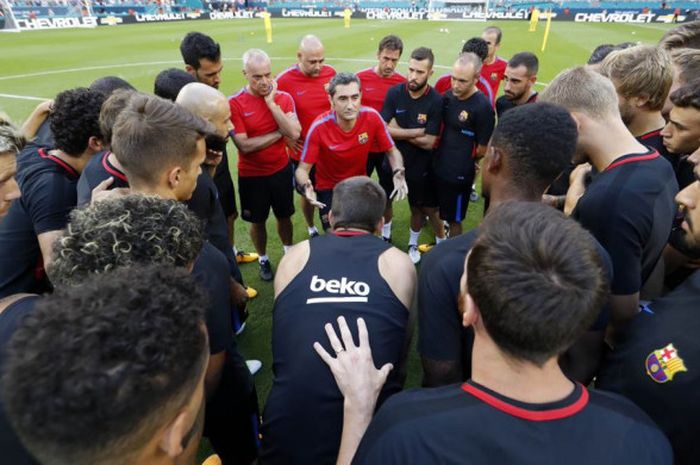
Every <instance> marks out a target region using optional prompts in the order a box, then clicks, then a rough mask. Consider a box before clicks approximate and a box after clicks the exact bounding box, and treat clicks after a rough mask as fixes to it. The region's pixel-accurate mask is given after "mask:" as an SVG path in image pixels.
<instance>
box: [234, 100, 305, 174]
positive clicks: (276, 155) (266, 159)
mask: <svg viewBox="0 0 700 465" xmlns="http://www.w3.org/2000/svg"><path fill="white" fill-rule="evenodd" d="M228 103H229V106H230V107H231V122H232V123H233V126H234V132H235V134H245V135H247V136H248V137H251V138H252V137H258V136H264V135H265V134H269V133H271V132H273V131H276V130H277V129H278V127H279V126H278V125H277V122H276V121H275V118H273V117H272V113H271V112H270V109H269V108H267V104H266V103H265V99H264V98H263V97H256V96H255V95H253V94H251V93H250V91H249V90H248V89H247V88H246V87H244V88H243V89H241V90H240V91H239V92H238V93H237V94H235V95H233V96H232V97H230V98H229V100H228ZM275 103H276V104H277V105H279V106H280V108H281V109H282V111H283V112H285V113H292V112H295V109H294V100H292V97H291V96H290V95H289V94H288V93H286V92H281V91H279V90H278V91H277V93H276V94H275ZM287 163H289V157H288V155H287V145H286V144H285V143H284V138H280V139H279V140H278V141H277V142H275V143H274V144H272V145H269V146H268V147H265V148H264V149H262V150H258V151H257V152H251V153H243V152H241V151H240V150H239V151H238V175H239V176H242V177H248V176H270V175H272V174H275V173H276V172H278V171H280V170H281V169H283V168H284V167H285V166H287Z"/></svg>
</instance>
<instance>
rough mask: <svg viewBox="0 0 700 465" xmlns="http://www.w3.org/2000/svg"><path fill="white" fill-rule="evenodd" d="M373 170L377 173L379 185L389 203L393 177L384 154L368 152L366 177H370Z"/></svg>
mask: <svg viewBox="0 0 700 465" xmlns="http://www.w3.org/2000/svg"><path fill="white" fill-rule="evenodd" d="M374 170H376V171H377V178H378V179H379V185H380V186H382V189H384V192H385V193H386V198H387V201H391V200H390V199H389V196H390V195H391V193H392V192H393V190H394V176H393V175H392V174H391V167H390V166H389V162H388V160H387V159H386V154H385V153H384V152H370V153H369V156H368V157H367V176H369V177H370V178H371V177H372V173H373V172H374Z"/></svg>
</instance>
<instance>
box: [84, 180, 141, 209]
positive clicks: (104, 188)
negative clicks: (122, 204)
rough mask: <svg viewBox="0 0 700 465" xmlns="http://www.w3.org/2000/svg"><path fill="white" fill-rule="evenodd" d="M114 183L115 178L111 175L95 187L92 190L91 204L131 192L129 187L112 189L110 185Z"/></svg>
mask: <svg viewBox="0 0 700 465" xmlns="http://www.w3.org/2000/svg"><path fill="white" fill-rule="evenodd" d="M112 183H114V178H113V177H112V176H110V177H108V178H107V179H105V180H104V181H102V182H101V183H99V184H98V185H97V186H95V188H94V189H93V190H92V196H91V197H90V204H93V203H95V202H100V201H102V200H105V199H111V198H114V197H120V196H123V195H128V194H129V193H130V192H131V190H130V189H129V188H128V187H120V188H117V189H110V188H109V186H111V185H112Z"/></svg>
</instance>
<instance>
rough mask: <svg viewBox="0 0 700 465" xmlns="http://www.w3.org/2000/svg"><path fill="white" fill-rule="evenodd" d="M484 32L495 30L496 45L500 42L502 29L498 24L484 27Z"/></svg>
mask: <svg viewBox="0 0 700 465" xmlns="http://www.w3.org/2000/svg"><path fill="white" fill-rule="evenodd" d="M484 32H495V33H496V45H498V44H500V43H501V38H502V37H503V31H501V28H500V27H498V26H488V27H486V28H484Z"/></svg>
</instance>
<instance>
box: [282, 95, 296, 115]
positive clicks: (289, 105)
mask: <svg viewBox="0 0 700 465" xmlns="http://www.w3.org/2000/svg"><path fill="white" fill-rule="evenodd" d="M277 104H278V105H279V106H280V108H281V109H282V111H283V112H284V113H285V114H288V113H294V114H295V115H296V113H297V109H296V107H295V106H294V100H293V99H292V97H291V96H290V95H289V94H288V93H286V92H285V93H284V94H280V99H279V101H278V102H277Z"/></svg>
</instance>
